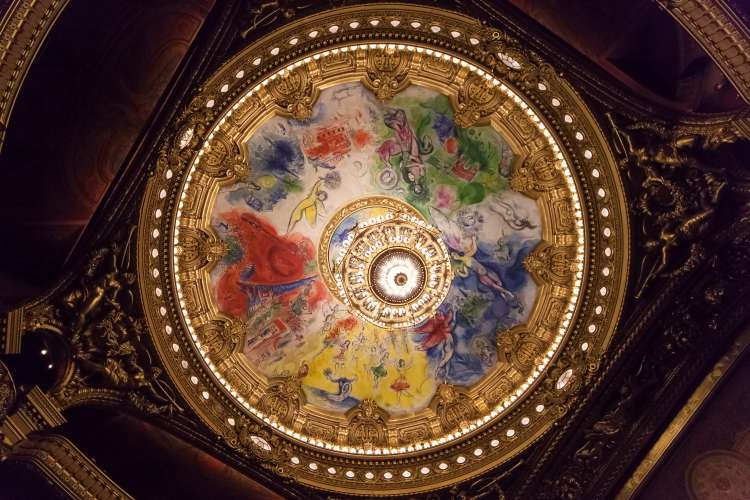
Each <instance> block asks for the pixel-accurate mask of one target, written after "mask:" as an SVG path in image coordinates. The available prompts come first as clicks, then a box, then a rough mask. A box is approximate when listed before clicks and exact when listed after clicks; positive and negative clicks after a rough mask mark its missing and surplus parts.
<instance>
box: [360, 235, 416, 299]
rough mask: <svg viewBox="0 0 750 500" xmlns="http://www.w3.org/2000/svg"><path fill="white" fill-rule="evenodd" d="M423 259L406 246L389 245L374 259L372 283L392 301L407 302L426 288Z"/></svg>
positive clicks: (380, 295) (380, 293)
mask: <svg viewBox="0 0 750 500" xmlns="http://www.w3.org/2000/svg"><path fill="white" fill-rule="evenodd" d="M424 278H425V268H424V262H423V261H422V259H420V258H419V255H418V254H417V253H416V252H412V251H411V250H408V249H406V248H387V249H386V250H384V251H382V252H380V253H379V254H378V255H377V257H375V258H374V259H373V260H372V265H371V266H370V286H371V287H372V291H373V292H374V293H375V295H377V296H378V298H380V299H381V300H383V301H384V302H388V303H390V304H405V303H407V302H409V301H411V300H412V299H414V297H416V296H417V295H419V294H420V293H421V292H422V290H423V289H424V284H425V282H424Z"/></svg>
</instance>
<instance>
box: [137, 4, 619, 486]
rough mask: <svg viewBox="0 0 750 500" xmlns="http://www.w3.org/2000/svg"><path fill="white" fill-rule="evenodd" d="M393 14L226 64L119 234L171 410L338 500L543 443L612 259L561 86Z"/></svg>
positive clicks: (489, 42)
mask: <svg viewBox="0 0 750 500" xmlns="http://www.w3.org/2000/svg"><path fill="white" fill-rule="evenodd" d="M395 12H396V11H394V10H392V9H387V8H386V7H383V6H366V7H353V8H347V9H340V10H334V11H330V12H327V13H324V14H321V15H318V16H314V17H311V18H306V19H302V20H300V21H298V22H295V23H292V24H290V25H288V26H287V27H285V28H284V29H283V30H280V31H279V32H276V33H273V34H271V35H269V36H267V37H266V38H264V39H262V40H260V41H258V42H257V43H254V44H253V45H251V46H250V47H248V48H247V49H245V50H244V51H242V52H241V53H240V54H238V55H237V56H236V57H235V58H233V59H232V60H230V61H229V62H227V63H226V64H225V65H224V66H223V67H222V68H221V69H219V70H218V72H217V73H216V74H215V75H214V76H213V77H212V78H211V79H210V80H209V81H208V82H206V84H205V85H204V86H203V87H202V89H201V91H200V92H199V93H198V94H197V95H196V97H195V98H194V99H193V101H192V102H191V104H190V105H189V107H188V108H187V109H186V110H185V112H184V113H183V114H182V115H181V117H180V119H179V120H178V121H177V123H175V125H174V131H173V136H172V138H171V139H170V140H169V141H168V142H167V143H165V144H164V147H163V148H162V154H161V155H160V158H159V160H158V162H157V165H156V175H154V177H153V178H152V179H151V181H150V183H149V187H148V191H147V193H146V195H145V197H144V202H143V206H142V214H141V217H142V219H141V222H142V223H141V225H140V228H139V230H140V235H139V256H140V261H139V273H140V279H141V285H142V287H141V289H142V298H143V302H144V305H145V309H146V313H147V319H148V321H149V325H150V327H151V331H152V332H153V335H154V342H155V344H156V346H157V350H158V351H159V353H160V356H161V357H162V360H163V362H164V364H165V366H166V367H167V370H168V373H169V375H170V377H171V378H172V379H173V380H174V382H175V385H176V386H177V387H178V388H179V389H180V392H181V394H182V396H183V397H184V399H185V400H186V401H188V403H189V404H190V406H191V408H192V409H193V411H195V412H196V413H197V414H198V415H200V416H201V418H202V419H203V420H204V421H205V422H206V424H207V425H208V426H209V427H210V428H211V429H213V430H214V431H215V432H216V433H217V434H218V435H220V436H222V437H223V438H224V439H226V440H227V442H228V443H229V444H230V445H232V446H234V447H235V448H236V449H237V451H238V453H242V454H246V455H251V456H255V457H259V458H260V459H261V460H262V462H263V463H264V464H266V465H268V466H269V467H273V468H274V470H276V471H278V472H281V473H283V474H286V475H290V476H293V477H294V478H295V479H297V480H299V481H302V482H304V483H307V484H310V485H313V486H315V487H318V488H323V489H330V490H336V491H339V492H348V493H352V494H362V495H373V494H387V495H392V494H398V493H413V492H418V491H426V490H430V489H435V488H439V487H441V486H444V485H446V484H451V483H455V482H456V481H460V480H463V479H465V478H469V477H472V476H474V475H477V474H479V473H481V472H482V471H484V470H487V469H489V468H491V467H495V466H497V465H498V464H500V463H502V462H504V461H506V460H508V459H510V458H512V457H513V456H515V455H517V454H518V453H520V452H521V451H522V450H523V449H525V448H526V447H528V446H529V445H530V443H531V442H533V441H534V440H536V439H538V438H539V437H540V436H541V435H543V433H544V432H547V431H548V430H549V429H550V428H551V426H552V424H553V423H554V422H555V421H556V420H557V419H558V418H560V416H561V415H563V414H564V413H565V412H566V411H567V410H568V409H569V408H570V407H571V406H572V405H573V404H574V403H575V401H576V398H577V397H578V396H579V395H580V394H581V393H583V392H584V391H585V390H587V381H588V379H589V378H590V376H591V374H592V373H593V372H594V371H595V370H596V369H597V367H598V360H599V358H600V356H601V355H602V354H603V353H604V352H605V351H606V349H607V346H608V343H609V338H610V336H611V333H612V331H613V329H614V327H615V325H616V322H617V319H618V317H619V312H620V307H621V304H622V299H623V294H624V287H625V276H626V266H627V258H628V241H627V219H626V213H627V211H626V209H625V204H624V199H623V196H622V189H621V186H620V185H619V184H618V181H617V176H616V166H615V164H614V161H613V160H612V157H611V153H610V151H609V148H608V146H607V144H606V143H605V141H604V140H603V138H602V135H601V132H600V130H599V129H598V126H597V124H596V122H595V120H594V119H593V118H592V117H591V115H590V113H589V112H588V110H587V109H586V107H585V105H584V104H583V102H582V101H581V100H580V98H579V97H578V96H577V95H576V93H575V91H574V90H573V89H572V88H571V87H570V86H569V85H568V84H567V82H565V81H564V80H562V79H561V78H560V77H559V76H557V73H556V72H555V71H554V69H553V68H552V67H551V66H549V65H548V64H547V63H546V62H544V61H541V60H540V59H539V58H538V57H537V56H536V55H535V54H533V53H531V52H529V51H526V50H525V49H524V47H523V46H522V45H521V44H519V43H518V42H515V41H514V40H512V39H511V38H509V37H508V36H507V35H505V34H502V33H499V32H496V31H492V30H488V29H487V28H485V27H483V26H482V25H481V24H480V23H479V22H478V21H476V20H472V19H469V18H466V17H463V16H458V15H456V14H452V13H448V12H444V11H440V10H436V9H423V8H421V7H415V6H403V7H400V8H399V10H398V13H397V14H396V13H395ZM374 484H377V487H374V486H373V485H374Z"/></svg>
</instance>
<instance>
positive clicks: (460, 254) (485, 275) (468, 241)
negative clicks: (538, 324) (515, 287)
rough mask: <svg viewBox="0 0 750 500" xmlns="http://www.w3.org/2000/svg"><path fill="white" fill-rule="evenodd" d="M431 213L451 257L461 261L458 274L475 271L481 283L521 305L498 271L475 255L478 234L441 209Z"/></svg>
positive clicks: (456, 270)
mask: <svg viewBox="0 0 750 500" xmlns="http://www.w3.org/2000/svg"><path fill="white" fill-rule="evenodd" d="M430 215H431V216H432V220H433V222H434V223H435V225H436V226H437V227H438V229H440V231H441V232H442V233H443V237H444V239H445V243H446V244H447V245H448V247H450V249H451V252H450V255H451V259H453V260H456V261H458V263H459V264H458V266H457V267H455V268H454V272H455V273H456V275H458V276H461V277H462V278H465V277H467V276H469V273H470V272H471V271H474V273H475V274H476V275H477V279H478V280H479V282H480V283H482V284H483V285H485V286H486V287H487V288H489V289H491V290H495V291H496V292H498V293H499V294H500V295H501V296H502V297H503V298H504V299H505V300H507V301H508V302H511V303H514V304H516V303H517V304H519V305H520V302H518V299H517V298H516V296H515V294H513V293H512V292H511V291H509V290H508V289H507V288H505V286H504V285H503V282H502V280H501V279H500V277H499V276H498V275H497V273H496V272H495V271H493V270H492V269H488V268H487V267H485V266H484V265H483V264H482V263H481V262H479V261H478V260H477V259H476V258H475V257H474V255H475V254H476V253H477V250H478V245H477V236H476V235H475V234H472V235H468V234H466V233H465V232H464V231H462V230H461V228H460V226H459V225H458V224H456V223H455V222H454V221H452V220H450V219H449V218H448V217H447V216H446V215H445V214H443V213H442V212H440V211H439V210H431V211H430Z"/></svg>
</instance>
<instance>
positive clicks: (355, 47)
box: [165, 43, 585, 455]
mask: <svg viewBox="0 0 750 500" xmlns="http://www.w3.org/2000/svg"><path fill="white" fill-rule="evenodd" d="M383 49H388V50H405V51H409V52H416V53H420V54H424V55H426V56H430V57H434V58H437V59H442V60H444V61H448V62H451V63H453V64H457V65H459V66H461V67H463V68H467V69H468V70H469V71H470V72H471V73H474V74H477V75H479V76H480V77H482V78H484V79H485V80H486V81H487V82H488V84H489V85H491V86H493V87H495V88H498V89H499V90H500V91H501V92H503V94H505V95H506V96H507V97H509V98H510V99H512V100H513V102H514V103H515V104H516V105H517V106H519V107H520V108H521V109H522V110H523V112H524V113H525V114H526V115H527V116H528V117H529V119H530V120H531V121H532V122H533V123H534V124H535V125H536V127H537V128H538V130H539V131H540V132H541V134H542V136H543V137H544V139H545V140H546V141H547V143H548V145H549V147H550V148H551V149H552V152H553V153H554V155H555V160H556V161H557V165H556V166H557V168H558V169H559V171H560V172H561V173H562V174H563V177H564V179H565V183H566V187H567V188H568V191H569V192H570V194H571V197H572V199H573V207H574V214H575V231H576V233H577V251H576V255H575V282H574V284H573V294H572V295H571V297H570V299H569V300H568V303H567V306H566V308H565V312H564V317H563V320H562V324H561V326H560V327H559V329H558V331H557V332H556V334H555V336H554V340H553V342H552V343H551V345H550V347H549V349H548V350H547V352H546V353H545V354H544V357H543V358H542V361H541V362H540V364H539V365H538V366H536V367H535V368H534V370H533V372H532V373H531V375H530V376H529V377H528V379H527V380H526V381H525V382H523V383H522V384H520V387H518V388H517V389H516V390H515V391H514V392H513V393H512V394H510V395H509V396H508V397H506V398H505V399H504V400H503V401H502V402H500V403H498V404H497V405H495V406H494V407H493V408H491V409H490V411H489V412H487V413H486V414H485V415H483V416H482V417H480V418H478V419H476V420H474V421H472V422H469V423H468V425H466V426H464V427H462V428H460V429H458V430H456V431H454V432H450V433H447V434H446V435H444V436H441V437H439V438H433V439H430V440H427V441H424V442H420V443H416V444H413V445H408V446H403V447H373V448H367V449H365V448H362V447H354V446H346V445H340V444H338V443H330V442H327V441H324V440H322V439H318V438H314V437H310V436H307V435H305V434H303V433H300V432H299V431H297V430H294V429H291V428H289V427H287V426H285V425H284V424H282V423H280V422H278V421H277V420H276V419H274V418H272V417H271V416H269V415H266V414H264V413H263V412H262V411H261V410H260V409H258V408H256V407H255V406H254V405H251V404H250V402H249V401H248V400H247V399H245V397H244V396H243V395H241V394H239V393H238V392H237V390H236V389H235V388H234V387H232V385H231V384H230V383H229V382H228V381H227V380H226V379H225V378H224V375H223V373H222V372H221V371H219V369H218V367H217V366H216V365H215V363H214V362H213V360H212V359H211V357H210V355H209V353H208V350H207V349H206V348H205V347H204V346H202V345H201V343H200V340H199V339H198V336H197V334H196V332H195V328H194V327H193V326H192V324H191V320H190V313H189V311H188V310H187V308H186V307H185V302H184V298H183V295H182V292H181V284H180V280H179V278H178V271H179V260H178V256H177V255H173V268H174V273H175V274H174V276H175V281H176V283H175V287H176V289H177V295H178V298H179V299H180V306H181V307H180V309H181V314H182V318H183V320H184V322H185V325H186V327H187V329H188V331H189V332H190V336H191V339H192V341H193V342H194V344H195V347H196V349H197V350H198V352H199V353H200V355H201V357H202V358H203V360H204V361H205V363H206V365H207V366H208V368H209V369H210V371H211V373H213V375H214V376H215V377H216V379H217V380H218V382H219V383H220V384H221V385H222V386H223V387H224V388H225V389H226V391H227V392H228V393H229V394H230V395H231V396H232V397H233V398H234V399H235V400H236V401H237V402H238V403H239V404H240V405H241V406H242V407H244V408H245V410H247V411H248V412H250V414H252V415H254V416H255V417H257V418H259V419H261V420H262V421H264V422H266V423H267V424H268V425H270V426H272V427H273V428H275V429H277V430H278V431H280V432H281V433H283V434H285V435H287V436H288V437H290V438H292V439H296V440H299V441H301V442H302V443H305V444H308V445H312V446H316V447H319V448H321V449H332V450H335V451H338V452H343V453H351V454H356V455H397V454H402V453H411V452H415V451H421V450H424V449H429V448H432V447H437V446H442V445H445V444H447V443H448V442H450V441H453V440H455V439H458V438H459V437H461V436H464V435H466V434H469V433H472V432H474V431H476V430H477V429H480V428H483V427H484V426H485V425H487V424H488V423H490V422H492V421H494V420H495V419H496V418H497V417H498V416H500V415H501V414H502V413H503V412H504V411H505V410H507V409H508V408H509V407H510V406H511V405H512V404H513V403H515V402H516V400H518V399H519V398H520V397H521V396H522V395H523V394H524V393H525V392H526V391H527V390H528V389H529V388H530V387H531V386H532V385H533V384H534V382H535V381H536V380H537V378H538V377H539V376H540V375H541V374H542V373H543V372H544V371H545V370H546V368H547V366H548V365H549V363H550V362H551V361H552V359H553V357H554V356H555V353H556V352H557V350H558V348H559V347H560V344H561V342H562V341H563V338H564V337H565V335H566V333H567V331H568V328H569V327H570V324H571V321H572V318H573V313H574V312H575V308H576V304H577V303H578V299H579V294H580V291H581V281H582V277H583V267H584V250H585V248H584V243H585V240H584V230H583V214H582V212H581V202H580V199H579V195H578V190H577V187H576V184H575V180H574V178H573V175H572V173H571V171H570V168H569V167H568V163H567V160H566V159H565V157H564V155H563V152H562V149H561V148H560V146H559V145H558V143H557V141H556V139H555V137H554V136H553V135H552V133H551V132H550V130H549V128H548V127H547V126H546V125H545V124H544V121H543V120H542V119H541V118H540V117H539V115H538V114H537V113H536V111H535V110H534V109H533V108H532V107H530V106H529V105H528V103H527V102H526V101H525V100H524V99H523V98H522V97H521V96H519V95H518V94H516V93H515V92H514V91H513V89H511V88H510V87H508V86H507V85H505V84H504V83H502V82H500V81H499V80H498V79H497V78H494V77H493V76H492V75H491V74H490V73H487V72H486V71H484V70H483V69H481V68H479V67H477V66H476V65H474V64H472V63H470V62H467V61H465V60H463V59H460V58H458V57H455V56H451V55H449V54H445V53H442V52H440V51H438V50H434V49H430V48H424V47H421V46H417V45H412V44H405V43H399V44H395V43H367V44H352V45H346V46H342V47H339V48H336V49H331V50H323V51H319V52H317V53H314V54H311V55H308V56H306V57H304V58H302V59H300V60H297V61H295V62H293V63H291V64H289V65H287V66H286V67H285V68H283V69H280V70H278V71H277V72H275V73H273V74H272V75H271V76H269V77H268V78H266V79H264V80H263V81H262V82H261V83H259V84H257V85H256V86H255V87H253V88H252V89H250V90H249V91H248V92H246V93H245V95H243V96H242V97H241V98H239V99H238V100H237V101H236V102H235V104H234V105H233V106H231V107H230V108H229V109H227V110H226V111H225V112H224V114H223V116H222V117H221V118H219V119H218V121H217V122H216V125H215V126H214V127H213V129H212V131H211V132H210V133H209V134H208V137H207V138H206V140H205V142H204V143H203V146H202V147H201V149H200V150H199V151H198V154H197V155H196V156H195V158H194V159H193V162H192V164H191V166H190V170H189V173H188V175H187V176H186V177H185V182H184V185H183V187H182V190H181V195H180V207H179V208H178V209H177V213H176V220H177V224H176V225H175V227H174V231H173V242H174V245H178V244H179V238H178V237H179V231H180V226H181V225H182V224H183V221H182V217H181V216H182V204H183V203H184V201H185V199H186V196H187V192H188V188H189V186H190V182H191V181H192V177H193V173H194V172H195V169H196V168H197V167H198V165H200V163H201V161H202V157H203V155H204V154H205V153H206V152H207V151H208V149H209V147H210V143H211V141H212V139H213V138H214V136H215V134H216V131H217V130H218V129H220V128H221V127H222V126H224V124H225V123H226V122H227V119H229V117H231V115H232V113H233V112H235V111H237V110H238V109H239V108H240V106H242V105H243V104H244V103H245V102H246V101H247V99H249V98H250V97H251V96H252V95H253V94H256V93H257V92H258V91H259V90H260V89H261V88H262V87H265V86H267V85H268V84H270V83H271V82H272V81H274V80H276V79H277V78H282V77H284V76H285V75H288V74H289V72H290V71H292V70H293V69H295V68H298V67H300V66H302V65H303V64H306V63H309V62H311V61H314V60H315V61H316V60H319V59H320V58H321V57H324V56H328V55H331V54H338V53H340V52H348V51H355V52H357V51H368V50H383ZM209 104H210V105H211V106H209V107H213V105H214V102H213V100H211V101H208V102H207V104H206V105H207V106H208V105H209ZM185 223H186V224H189V223H190V222H189V221H185ZM165 314H166V310H165Z"/></svg>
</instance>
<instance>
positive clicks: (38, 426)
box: [0, 386, 65, 456]
mask: <svg viewBox="0 0 750 500" xmlns="http://www.w3.org/2000/svg"><path fill="white" fill-rule="evenodd" d="M63 423H65V417H63V415H62V413H60V408H59V407H58V406H57V404H56V403H55V402H54V401H53V400H52V399H50V397H49V396H48V395H47V394H45V393H44V392H42V390H41V389H39V387H37V386H34V387H33V388H32V389H31V390H30V391H29V392H28V393H27V394H26V395H25V396H24V397H22V398H21V401H20V403H18V405H17V408H16V409H15V411H14V412H12V413H10V414H8V416H7V417H6V418H3V419H2V420H1V421H0V438H2V442H0V456H4V455H6V454H7V453H8V452H9V450H12V449H13V448H14V447H15V446H16V445H18V444H19V443H22V442H23V441H24V440H25V439H26V438H28V437H29V435H30V434H31V433H32V432H36V431H41V430H46V429H53V428H55V427H57V426H59V425H62V424H63Z"/></svg>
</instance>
